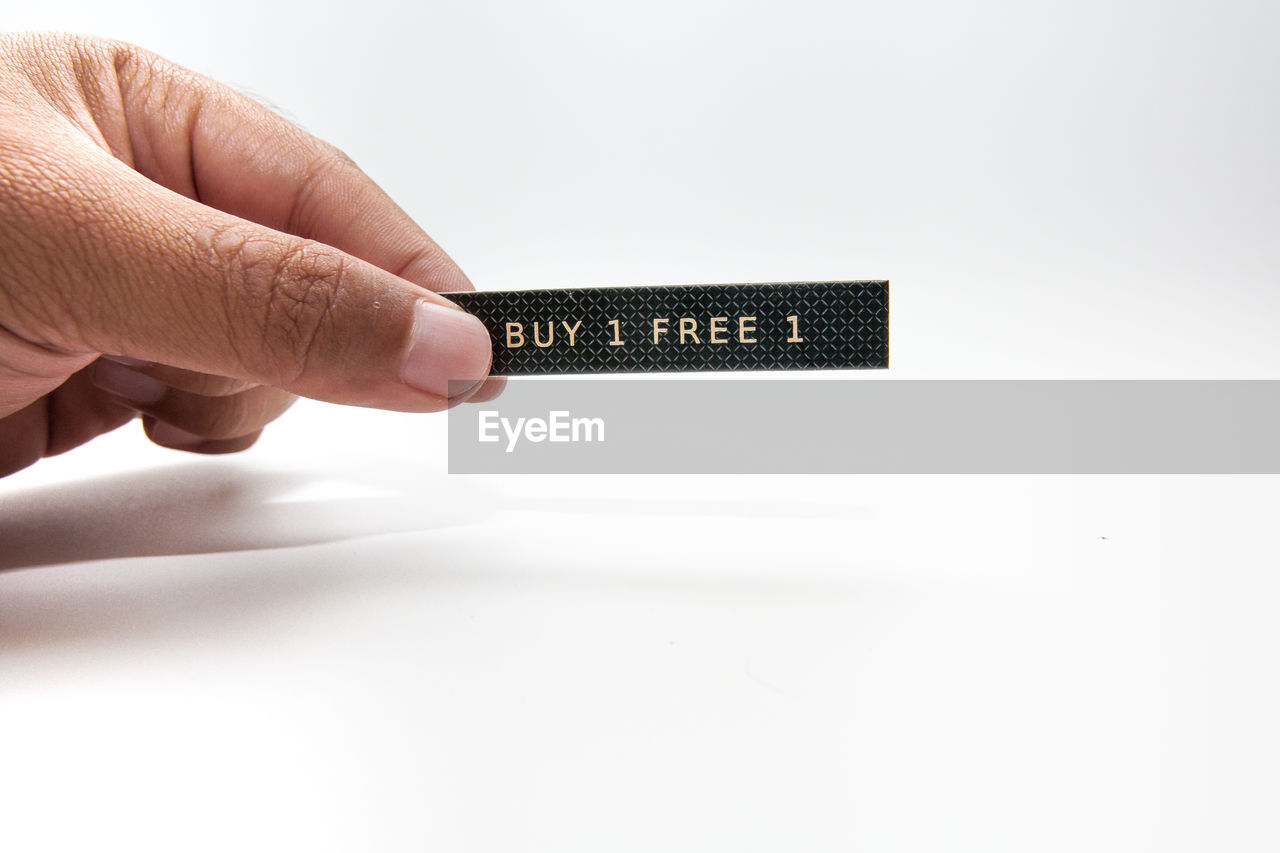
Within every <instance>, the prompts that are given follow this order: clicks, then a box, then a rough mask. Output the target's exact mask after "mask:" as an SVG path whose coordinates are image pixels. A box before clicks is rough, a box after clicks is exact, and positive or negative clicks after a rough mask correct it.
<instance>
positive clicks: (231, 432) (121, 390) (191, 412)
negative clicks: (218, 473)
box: [92, 360, 295, 439]
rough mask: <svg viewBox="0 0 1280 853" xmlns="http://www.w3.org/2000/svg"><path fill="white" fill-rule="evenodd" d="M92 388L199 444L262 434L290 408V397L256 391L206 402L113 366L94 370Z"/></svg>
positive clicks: (108, 363)
mask: <svg viewBox="0 0 1280 853" xmlns="http://www.w3.org/2000/svg"><path fill="white" fill-rule="evenodd" d="M92 376H93V381H94V383H95V384H96V385H97V386H98V387H99V388H102V389H103V390H105V391H107V392H109V393H112V394H115V395H116V396H117V397H118V398H119V399H120V400H121V401H122V402H124V403H127V404H128V405H130V406H132V407H134V408H135V409H137V410H138V411H140V412H142V413H143V414H146V415H149V416H151V417H153V418H156V419H157V420H160V421H163V422H164V423H166V424H169V425H170V426H172V427H175V428H177V429H179V430H181V431H183V432H185V433H187V434H189V435H194V436H198V437H199V438H201V439H230V438H240V437H242V436H246V435H250V434H252V433H256V432H259V431H261V430H262V428H263V427H264V426H266V425H267V424H269V423H271V422H272V421H273V420H275V419H276V418H278V417H280V415H282V414H284V412H285V411H286V410H287V409H288V408H289V406H291V405H292V404H293V401H294V399H295V398H294V396H293V395H292V394H288V393H286V392H284V391H281V390H279V389H278V388H272V387H269V386H265V385H259V386H255V387H253V388H250V389H249V390H247V391H242V392H240V393H239V394H231V395H228V396H223V397H206V396H202V395H200V394H192V393H191V392H189V391H182V390H179V389H176V388H170V387H169V386H167V385H165V384H164V383H162V382H160V381H159V380H158V379H155V378H154V377H151V376H148V375H146V374H145V373H141V372H138V371H135V370H132V369H130V368H127V367H124V366H123V365H120V364H116V363H114V362H111V361H105V360H99V361H98V362H97V363H96V364H95V365H94V367H93V369H92Z"/></svg>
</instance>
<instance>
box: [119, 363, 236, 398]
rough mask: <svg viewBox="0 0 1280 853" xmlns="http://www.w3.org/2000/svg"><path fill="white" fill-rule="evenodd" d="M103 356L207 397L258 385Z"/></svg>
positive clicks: (183, 389) (166, 366) (163, 382)
mask: <svg viewBox="0 0 1280 853" xmlns="http://www.w3.org/2000/svg"><path fill="white" fill-rule="evenodd" d="M102 358H103V360H106V361H112V362H115V363H116V364H121V365H123V366H125V367H127V368H129V369H131V370H133V371H135V372H137V373H141V374H143V375H145V376H150V377H152V378H153V379H156V380H158V381H159V382H161V383H162V384H164V385H166V386H168V387H170V388H177V389H179V390H181V391H190V392H191V393H192V394H200V395H202V396H205V397H229V396H231V395H232V394H239V393H240V392H242V391H248V390H249V389H250V388H256V387H257V386H256V385H254V384H253V383H252V382H245V381H244V380H243V379H232V378H231V377H230V376H214V375H213V374H210V373H196V372H195V371H193V370H183V369H182V368H180V367H170V366H169V365H167V364H153V363H151V362H149V361H135V360H134V359H127V358H125V359H122V358H120V357H118V356H106V355H104V356H103V357H102Z"/></svg>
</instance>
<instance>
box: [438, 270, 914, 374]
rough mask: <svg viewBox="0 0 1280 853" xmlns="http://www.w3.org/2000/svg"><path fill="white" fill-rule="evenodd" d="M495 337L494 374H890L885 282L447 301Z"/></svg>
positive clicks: (472, 295) (507, 294)
mask: <svg viewBox="0 0 1280 853" xmlns="http://www.w3.org/2000/svg"><path fill="white" fill-rule="evenodd" d="M445 295H446V296H447V297H448V298H449V299H451V300H453V301H454V302H455V303H457V304H458V305H459V306H460V307H461V308H463V309H464V310H466V311H469V312H471V313H472V314H475V315H476V316H477V317H479V318H480V320H481V322H483V323H484V324H485V327H486V328H487V329H488V330H489V334H490V336H491V337H492V339H493V368H492V371H491V373H492V375H494V376H529V375H536V374H572V373H661V372H682V371H719V370H831V369H843V368H868V367H888V366H889V282H887V281H823V282H813V281H804V282H777V283H770V284H695V285H664V286H653V287H584V288H567V289H552V290H506V291H503V290H490V291H479V292H466V293H448V294H445Z"/></svg>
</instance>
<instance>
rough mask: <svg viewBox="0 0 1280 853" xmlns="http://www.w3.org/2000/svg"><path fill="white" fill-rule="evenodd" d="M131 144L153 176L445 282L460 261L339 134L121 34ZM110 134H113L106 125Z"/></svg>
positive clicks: (230, 209)
mask: <svg viewBox="0 0 1280 853" xmlns="http://www.w3.org/2000/svg"><path fill="white" fill-rule="evenodd" d="M112 50H113V52H114V55H113V62H114V67H115V72H116V77H117V81H118V83H119V88H120V97H121V100H120V103H121V105H122V112H121V115H120V120H121V121H123V123H124V124H125V128H121V129H118V130H120V131H122V132H123V135H120V134H117V135H116V136H117V137H118V138H127V140H128V145H127V148H128V150H127V151H122V152H117V156H123V157H124V158H125V159H126V161H127V162H129V164H130V165H131V166H133V167H134V168H135V169H137V170H138V171H139V172H141V173H142V174H143V175H145V176H147V177H148V178H150V179H151V180H153V181H155V182H157V183H159V184H162V185H163V186H165V187H168V188H169V189H171V190H174V191H175V192H179V193H182V194H183V195H186V196H187V197H189V198H192V199H195V200H197V201H199V202H201V203H203V204H207V205H209V206H210V207H216V208H218V209H219V210H223V211H225V212H227V213H230V214H233V215H235V216H238V217H241V218H243V219H247V220H250V221H252V222H256V223H258V224H260V225H265V226H267V227H269V228H273V229H276V230H278V231H284V232H287V233H290V234H294V235H297V236H299V237H304V238H307V239H311V240H317V241H319V242H322V243H327V244H328V245H330V246H334V247H335V248H338V249H341V250H342V251H344V252H346V253H348V254H350V255H354V256H355V257H358V258H360V259H362V260H365V261H368V262H369V263H371V264H374V265H375V266H378V267H380V268H382V269H384V270H387V271H388V272H391V273H393V274H395V275H397V276H399V277H401V278H404V279H406V280H408V281H411V282H413V283H414V284H418V285H421V286H423V287H426V288H429V289H431V290H434V291H438V292H448V291H457V290H472V289H473V288H472V286H471V282H470V281H469V280H468V279H467V277H466V275H465V274H464V273H463V272H462V270H461V269H459V268H458V265H457V264H455V263H454V262H453V260H452V259H451V258H450V257H449V256H448V255H447V254H446V253H445V251H444V250H443V249H441V248H440V246H439V245H437V244H436V242H435V241H434V240H432V239H431V238H430V237H429V236H428V235H427V233H426V232H425V231H423V229H422V228H421V227H419V226H418V224H417V223H415V222H414V221H413V220H412V219H411V218H410V217H409V215H408V214H407V213H405V211H404V210H402V209H401V208H400V207H399V205H397V204H396V203H395V202H394V201H392V200H391V198H390V196H388V195H387V194H386V193H385V192H384V191H383V190H382V188H381V187H379V186H378V185H377V184H376V183H374V181H373V180H372V179H371V178H370V177H369V176H368V175H366V174H365V173H364V172H363V171H361V169H360V168H359V167H358V166H356V164H355V163H354V162H353V161H352V160H351V158H350V157H348V156H347V155H346V154H344V153H343V152H342V151H341V150H339V149H338V148H336V147H334V146H333V145H331V144H329V143H327V142H324V141H323V140H320V139H318V138H316V137H314V136H312V135H311V134H309V133H307V132H306V131H304V130H303V129H301V128H300V127H298V126H297V125H295V124H293V123H292V122H290V121H288V120H286V119H285V118H283V117H282V116H279V115H277V114H276V113H274V112H272V111H271V110H270V109H268V108H267V107H265V106H263V105H262V104H260V103H258V102H257V101H255V100H253V99H252V98H250V97H248V96H247V95H243V94H241V93H239V92H236V91H235V90H233V89H231V88H230V87H228V86H225V85H223V84H221V83H219V82H217V81H215V80H212V79H210V78H208V77H205V76H203V75H200V74H197V73H196V72H194V71H191V70H189V69H186V68H183V67H182V66H179V65H177V64H175V63H172V62H169V61H168V60H165V59H163V58H161V57H159V56H157V55H155V54H153V53H150V52H148V51H145V50H143V49H142V48H139V47H136V46H134V45H130V44H126V43H123V42H120V43H113V47H112ZM107 135H108V137H111V136H112V134H107Z"/></svg>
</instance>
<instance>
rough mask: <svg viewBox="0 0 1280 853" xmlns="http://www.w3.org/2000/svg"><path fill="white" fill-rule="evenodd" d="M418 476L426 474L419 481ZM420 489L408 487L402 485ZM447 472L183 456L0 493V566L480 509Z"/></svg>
mask: <svg viewBox="0 0 1280 853" xmlns="http://www.w3.org/2000/svg"><path fill="white" fill-rule="evenodd" d="M425 478H431V479H434V480H436V481H437V482H433V483H431V484H430V485H429V487H422V484H423V481H424V479H425ZM414 483H416V484H417V485H418V488H414V489H413V490H412V492H410V491H409V487H410V485H411V484H414ZM463 491H470V490H469V489H463V488H457V487H454V486H453V485H452V484H450V483H449V481H447V480H446V479H445V478H444V477H442V476H439V475H433V474H431V473H426V474H417V475H415V476H414V477H412V478H411V477H410V475H409V474H408V473H406V472H400V473H399V474H398V475H397V476H395V477H387V476H378V475H377V474H376V473H375V472H370V471H362V472H359V473H358V474H353V473H351V472H343V473H342V474H339V475H335V474H333V473H331V472H326V473H325V474H312V473H306V472H300V471H279V470H277V471H262V470H252V469H249V468H245V467H243V466H239V465H235V464H217V463H215V464H198V463H197V464H189V465H183V466H177V467H164V468H159V469H154V470H150V471H145V472H140V473H133V474H123V475H118V476H111V477H103V478H98V479H93V480H87V481H79V482H73V483H64V484H59V485H56V486H47V487H44V488H37V489H32V490H24V491H19V492H16V493H13V494H9V495H6V496H4V497H3V498H0V543H2V546H0V571H3V570H8V569H19V568H29V567H37V566H51V565H57V564H62V563H73V562H83V561H90V560H106V559H113V558H119V557H157V556H173V555H181V554H215V553H223V552H227V551H255V550H262V549H269V548H289V547H296V546H302V545H316V544H321V543H326V542H337V541H341V540H344V539H350V538H354V537H358V536H371V535H378V534H385V533H400V532H408V531H421V530H429V529H434V528H439V527H446V526H452V525H455V524H461V523H465V522H466V521H472V520H475V519H476V518H478V517H480V516H481V515H482V513H483V508H482V506H481V504H480V502H479V501H469V500H465V499H461V497H462V496H461V494H460V493H461V492H463Z"/></svg>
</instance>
